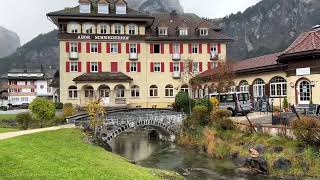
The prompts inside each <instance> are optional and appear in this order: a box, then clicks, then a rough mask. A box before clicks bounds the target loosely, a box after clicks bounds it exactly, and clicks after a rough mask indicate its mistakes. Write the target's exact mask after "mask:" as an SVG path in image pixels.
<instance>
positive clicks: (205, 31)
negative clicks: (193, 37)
mask: <svg viewBox="0 0 320 180" xmlns="http://www.w3.org/2000/svg"><path fill="white" fill-rule="evenodd" d="M199 33H200V36H208V34H209V29H207V28H201V29H199Z"/></svg>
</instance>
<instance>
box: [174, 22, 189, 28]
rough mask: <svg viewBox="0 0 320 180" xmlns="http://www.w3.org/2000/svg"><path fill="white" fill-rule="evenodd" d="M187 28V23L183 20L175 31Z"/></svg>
mask: <svg viewBox="0 0 320 180" xmlns="http://www.w3.org/2000/svg"><path fill="white" fill-rule="evenodd" d="M183 28H189V26H188V24H187V21H186V20H183V21H182V23H181V24H179V26H178V27H177V29H183Z"/></svg>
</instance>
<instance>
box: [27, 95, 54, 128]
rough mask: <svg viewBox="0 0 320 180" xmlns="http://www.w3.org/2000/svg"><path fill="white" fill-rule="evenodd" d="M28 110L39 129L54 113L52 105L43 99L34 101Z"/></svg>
mask: <svg viewBox="0 0 320 180" xmlns="http://www.w3.org/2000/svg"><path fill="white" fill-rule="evenodd" d="M29 109H30V110H31V112H32V114H33V115H34V117H35V120H36V121H37V123H38V125H39V126H40V127H41V128H42V127H44V126H45V125H46V124H47V122H48V121H50V120H52V119H53V118H54V117H55V113H56V108H55V106H54V103H53V102H50V101H49V100H47V99H44V98H36V99H34V100H33V101H32V103H31V104H30V105H29Z"/></svg>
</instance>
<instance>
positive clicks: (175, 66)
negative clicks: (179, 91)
mask: <svg viewBox="0 0 320 180" xmlns="http://www.w3.org/2000/svg"><path fill="white" fill-rule="evenodd" d="M173 72H180V63H179V62H174V63H173Z"/></svg>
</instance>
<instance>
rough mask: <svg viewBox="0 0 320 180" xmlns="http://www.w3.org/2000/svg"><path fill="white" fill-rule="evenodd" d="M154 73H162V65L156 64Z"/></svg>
mask: <svg viewBox="0 0 320 180" xmlns="http://www.w3.org/2000/svg"><path fill="white" fill-rule="evenodd" d="M153 68H154V72H161V63H154V67H153Z"/></svg>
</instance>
